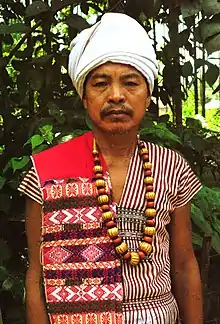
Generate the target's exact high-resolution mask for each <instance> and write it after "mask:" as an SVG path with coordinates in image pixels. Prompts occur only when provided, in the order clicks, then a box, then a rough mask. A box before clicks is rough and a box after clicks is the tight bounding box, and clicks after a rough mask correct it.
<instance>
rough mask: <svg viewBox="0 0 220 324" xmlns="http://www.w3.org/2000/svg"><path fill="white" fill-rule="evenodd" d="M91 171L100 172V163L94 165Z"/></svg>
mask: <svg viewBox="0 0 220 324" xmlns="http://www.w3.org/2000/svg"><path fill="white" fill-rule="evenodd" d="M93 171H94V172H95V173H96V172H102V166H101V165H95V166H94V168H93Z"/></svg>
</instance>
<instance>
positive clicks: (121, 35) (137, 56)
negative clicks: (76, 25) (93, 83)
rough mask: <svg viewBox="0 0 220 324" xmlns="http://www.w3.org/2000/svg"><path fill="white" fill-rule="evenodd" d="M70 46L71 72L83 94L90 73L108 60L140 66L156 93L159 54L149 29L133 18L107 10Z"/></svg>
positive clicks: (74, 82)
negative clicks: (146, 29) (155, 84)
mask: <svg viewBox="0 0 220 324" xmlns="http://www.w3.org/2000/svg"><path fill="white" fill-rule="evenodd" d="M70 47H71V52H70V56H69V66H68V72H69V75H70V77H71V79H72V82H73V85H74V86H75V88H76V90H77V92H78V94H79V95H80V97H81V98H82V96H83V90H84V88H83V84H84V81H85V78H86V76H87V75H88V73H89V72H90V71H92V70H93V69H95V68H96V67H98V66H100V65H102V64H104V63H106V62H113V63H122V64H129V65H131V66H133V67H134V68H136V69H137V70H138V71H140V72H141V73H142V74H143V75H144V77H145V78H146V79H147V81H148V84H149V89H150V92H151V93H152V91H153V87H154V79H156V78H157V60H156V54H155V51H154V48H153V46H152V42H151V40H150V38H149V37H148V35H147V33H146V31H145V30H144V28H143V27H142V26H141V25H140V24H139V23H138V22H137V21H136V20H134V19H133V18H131V17H129V16H127V15H125V14H120V13H106V14H105V15H103V17H102V18H101V21H99V22H98V23H96V24H95V25H94V26H92V27H91V28H87V29H84V30H83V31H82V32H81V33H80V34H78V36H77V37H76V38H74V39H73V40H72V42H71V44H70Z"/></svg>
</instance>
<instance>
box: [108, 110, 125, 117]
mask: <svg viewBox="0 0 220 324" xmlns="http://www.w3.org/2000/svg"><path fill="white" fill-rule="evenodd" d="M109 115H128V113H127V112H126V111H124V110H121V109H120V110H110V111H108V112H107V113H106V116H109Z"/></svg>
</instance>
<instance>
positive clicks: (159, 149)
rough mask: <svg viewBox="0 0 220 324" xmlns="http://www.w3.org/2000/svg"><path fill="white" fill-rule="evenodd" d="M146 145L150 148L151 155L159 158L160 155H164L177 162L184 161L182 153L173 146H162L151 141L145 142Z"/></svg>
mask: <svg viewBox="0 0 220 324" xmlns="http://www.w3.org/2000/svg"><path fill="white" fill-rule="evenodd" d="M147 145H148V146H149V148H150V150H151V154H152V156H154V157H156V156H158V157H159V158H160V157H161V158H162V157H165V158H168V159H171V160H172V159H174V160H176V161H178V162H184V161H185V158H184V156H183V155H182V153H181V152H179V151H177V150H175V149H173V148H169V147H166V146H162V145H158V144H155V143H152V142H147Z"/></svg>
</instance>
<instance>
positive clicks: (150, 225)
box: [92, 139, 156, 265]
mask: <svg viewBox="0 0 220 324" xmlns="http://www.w3.org/2000/svg"><path fill="white" fill-rule="evenodd" d="M137 144H138V151H139V154H140V156H141V159H142V161H143V172H144V184H145V188H146V193H145V198H146V209H145V212H144V215H145V217H146V223H145V225H144V226H143V231H142V235H143V236H142V240H141V241H140V242H139V246H138V249H137V250H136V251H130V250H129V248H128V245H127V243H125V242H124V241H123V240H122V238H121V237H120V236H119V229H118V227H117V224H116V221H115V217H114V213H113V211H112V210H111V207H110V197H109V195H108V192H107V189H106V188H107V186H106V182H105V180H104V176H103V167H102V166H101V160H100V155H99V149H98V146H97V144H96V141H95V139H93V150H92V155H93V159H94V167H93V171H94V174H95V179H96V180H95V185H96V188H97V191H98V199H97V200H98V205H99V207H100V209H101V211H102V221H103V222H104V224H105V226H106V228H107V233H108V236H109V237H110V238H111V240H112V242H113V243H114V245H115V251H116V253H117V254H118V255H119V256H120V257H122V259H123V260H126V261H128V262H130V264H131V265H137V264H138V263H139V262H140V261H141V260H142V259H144V258H145V257H146V256H148V255H149V254H150V253H151V252H152V241H153V236H154V235H155V234H156V229H155V216H156V210H155V208H154V199H155V193H154V191H153V182H154V179H153V177H152V164H151V162H149V155H148V150H147V148H146V147H145V143H144V142H143V141H140V140H138V143H137Z"/></svg>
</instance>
